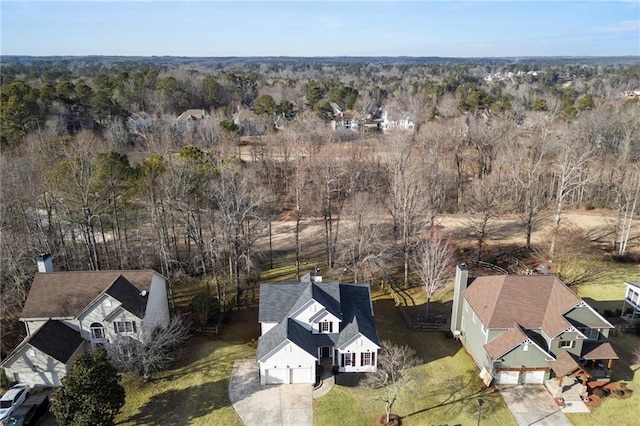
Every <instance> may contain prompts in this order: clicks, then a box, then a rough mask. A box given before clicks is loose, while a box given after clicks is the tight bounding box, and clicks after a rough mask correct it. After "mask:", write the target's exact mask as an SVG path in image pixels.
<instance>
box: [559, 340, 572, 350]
mask: <svg viewBox="0 0 640 426" xmlns="http://www.w3.org/2000/svg"><path fill="white" fill-rule="evenodd" d="M575 343H576V342H575V341H573V340H560V344H559V345H558V347H560V348H567V349H570V348H573V346H574V344H575Z"/></svg>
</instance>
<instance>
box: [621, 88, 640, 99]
mask: <svg viewBox="0 0 640 426" xmlns="http://www.w3.org/2000/svg"><path fill="white" fill-rule="evenodd" d="M622 96H624V97H626V98H635V97H638V96H640V89H635V90H625V91H624V92H622Z"/></svg>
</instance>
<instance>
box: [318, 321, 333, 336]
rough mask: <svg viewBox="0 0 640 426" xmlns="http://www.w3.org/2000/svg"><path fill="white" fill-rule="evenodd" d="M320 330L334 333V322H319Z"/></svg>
mask: <svg viewBox="0 0 640 426" xmlns="http://www.w3.org/2000/svg"><path fill="white" fill-rule="evenodd" d="M318 331H319V332H320V333H333V323H332V322H328V321H323V322H320V323H318Z"/></svg>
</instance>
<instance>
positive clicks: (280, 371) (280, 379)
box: [265, 368, 289, 385]
mask: <svg viewBox="0 0 640 426" xmlns="http://www.w3.org/2000/svg"><path fill="white" fill-rule="evenodd" d="M287 372H288V369H286V368H272V369H267V370H265V375H266V379H265V383H266V384H268V385H279V384H282V383H287V384H288V383H289V381H288V378H289V376H288V374H287Z"/></svg>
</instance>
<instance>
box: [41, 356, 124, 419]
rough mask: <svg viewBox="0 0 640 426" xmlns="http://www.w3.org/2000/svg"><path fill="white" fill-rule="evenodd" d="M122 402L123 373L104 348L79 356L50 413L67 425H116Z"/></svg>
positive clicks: (66, 377)
mask: <svg viewBox="0 0 640 426" xmlns="http://www.w3.org/2000/svg"><path fill="white" fill-rule="evenodd" d="M123 405H124V388H123V387H122V385H120V375H119V374H118V372H117V370H116V368H115V367H114V366H113V365H112V364H111V362H110V361H109V359H108V358H107V352H106V351H105V350H104V349H103V348H97V349H96V350H95V351H94V352H93V354H82V355H80V356H78V357H77V358H76V359H75V360H74V361H73V364H71V367H70V368H69V371H68V373H67V375H66V376H65V377H64V378H63V379H62V386H60V387H59V388H57V389H56V390H55V391H54V392H53V395H52V398H51V412H53V414H54V415H55V416H56V419H57V420H58V424H62V425H67V426H88V425H91V426H102V425H113V424H114V420H115V417H116V415H117V414H118V412H120V409H121V408H122V406H123Z"/></svg>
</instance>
